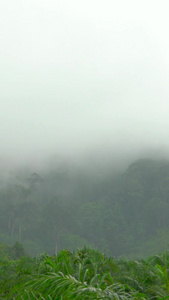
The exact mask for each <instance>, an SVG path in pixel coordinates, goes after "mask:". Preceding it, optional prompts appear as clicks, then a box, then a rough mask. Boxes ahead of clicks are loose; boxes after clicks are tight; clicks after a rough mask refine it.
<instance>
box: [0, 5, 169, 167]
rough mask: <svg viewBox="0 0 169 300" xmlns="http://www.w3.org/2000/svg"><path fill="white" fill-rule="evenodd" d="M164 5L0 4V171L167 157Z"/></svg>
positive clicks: (167, 23) (168, 66)
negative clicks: (150, 156)
mask: <svg viewBox="0 0 169 300" xmlns="http://www.w3.org/2000/svg"><path fill="white" fill-rule="evenodd" d="M168 8H169V4H168V2H167V1H163V0H162V1H160V2H159V1H152V0H149V1H145V0H143V1H141V2H138V1H131V0H128V1H124V0H123V1H122V0H121V1H109V0H106V1H96V0H90V1H89V0H86V1H85V2H80V1H77V0H72V1H68V0H62V1H56V0H55V1H54V0H48V1H47V0H29V1H23V0H2V1H1V3H0V20H1V21H0V36H1V43H0V44H1V45H0V65H1V68H0V74H1V75H0V76H1V80H0V107H1V109H0V120H1V127H0V141H1V147H0V157H1V167H2V168H4V169H5V168H11V166H14V165H22V166H24V165H25V164H27V163H29V164H32V165H36V166H40V165H42V164H43V165H45V164H46V165H47V164H48V165H52V162H53V161H58V160H61V161H64V160H65V161H68V162H69V163H71V162H72V161H82V162H83V161H85V160H86V158H87V160H88V161H89V162H93V163H94V164H95V162H96V161H97V160H98V161H101V164H103V165H104V164H108V161H109V160H111V162H113V161H114V162H116V163H117V162H120V161H123V162H125V161H126V159H128V160H129V161H131V160H132V159H135V158H137V157H140V156H143V155H147V154H148V155H150V154H152V155H158V154H160V155H162V154H166V153H167V150H168V144H169V143H168V132H169V118H168V112H169V101H168V99H169V85H168V75H169V41H168V30H169V19H168Z"/></svg>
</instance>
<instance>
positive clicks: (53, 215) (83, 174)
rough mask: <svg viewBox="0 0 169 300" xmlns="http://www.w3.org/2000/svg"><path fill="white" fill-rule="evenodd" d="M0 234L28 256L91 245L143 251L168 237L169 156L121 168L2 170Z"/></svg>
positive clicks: (168, 241)
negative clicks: (7, 173)
mask: <svg viewBox="0 0 169 300" xmlns="http://www.w3.org/2000/svg"><path fill="white" fill-rule="evenodd" d="M0 240H1V241H2V242H5V243H7V244H10V245H13V244H14V242H16V241H19V242H21V243H22V244H23V245H24V248H25V249H26V252H27V253H28V254H30V255H32V256H34V255H37V254H38V253H42V252H44V251H47V252H48V253H49V254H51V255H52V254H54V253H57V252H58V251H59V250H61V249H65V248H66V249H69V250H71V251H72V250H74V249H76V248H77V247H78V248H81V247H83V246H91V247H93V248H98V249H100V250H101V251H104V253H107V254H108V255H112V256H115V257H118V256H122V255H126V256H128V257H129V256H131V257H133V256H136V257H143V256H146V255H150V254H153V253H157V252H160V251H163V250H166V249H167V248H168V245H169V162H168V161H156V160H152V159H141V160H138V161H136V162H134V163H133V164H131V165H130V166H129V167H128V168H127V169H126V170H125V171H124V172H121V174H119V172H116V171H114V170H113V169H112V170H111V171H110V170H109V171H108V172H107V173H106V172H104V175H103V174H102V172H101V170H100V172H90V171H89V170H88V171H87V170H85V169H83V168H72V167H71V168H68V167H61V166H60V167H58V168H53V169H52V170H50V171H49V170H48V171H47V170H46V171H43V172H41V173H38V174H37V173H29V172H27V171H20V172H16V173H13V174H12V175H8V176H6V177H3V176H2V177H1V183H0Z"/></svg>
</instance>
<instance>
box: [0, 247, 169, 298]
mask: <svg viewBox="0 0 169 300" xmlns="http://www.w3.org/2000/svg"><path fill="white" fill-rule="evenodd" d="M19 246H21V245H19ZM0 279H1V285H0V299H8V300H12V299H18V300H21V299H24V300H26V299H27V300H28V299H32V300H33V299H45V300H47V299H48V300H51V299H53V300H69V299H70V300H71V299H77V300H82V299H88V300H90V299H91V300H92V299H100V300H101V299H105V300H106V299H107V300H109V299H110V300H111V299H114V300H127V299H137V300H138V299H142V300H144V299H151V300H164V299H169V252H165V253H163V254H160V255H155V256H151V257H149V258H147V259H145V260H137V261H136V260H127V259H124V258H121V259H115V258H113V257H107V256H105V255H104V254H103V253H101V252H100V251H98V250H92V249H89V248H86V247H84V248H83V249H81V250H79V249H78V250H76V251H74V252H70V251H68V250H61V251H60V252H59V253H58V255H54V256H49V255H48V254H47V253H44V254H42V255H39V256H38V257H37V258H31V257H28V256H24V257H22V258H20V259H17V260H10V259H8V260H7V259H4V258H3V259H1V262H0Z"/></svg>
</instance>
